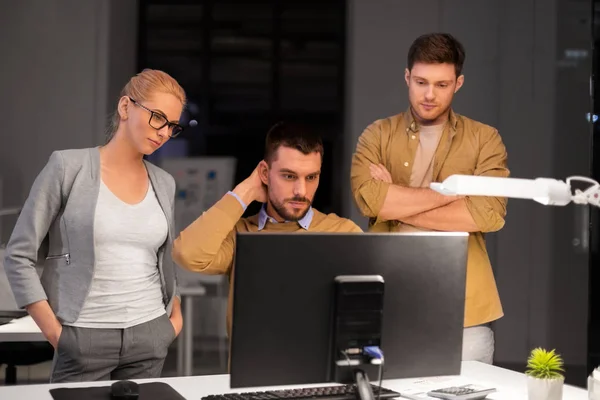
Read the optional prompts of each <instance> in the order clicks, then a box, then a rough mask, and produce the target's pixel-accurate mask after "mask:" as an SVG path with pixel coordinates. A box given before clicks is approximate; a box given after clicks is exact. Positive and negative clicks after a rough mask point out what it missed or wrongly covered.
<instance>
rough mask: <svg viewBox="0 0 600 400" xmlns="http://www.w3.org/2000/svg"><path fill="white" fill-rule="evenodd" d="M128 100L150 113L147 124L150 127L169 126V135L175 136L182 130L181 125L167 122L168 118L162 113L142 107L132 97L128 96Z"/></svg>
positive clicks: (158, 128) (160, 127) (157, 128)
mask: <svg viewBox="0 0 600 400" xmlns="http://www.w3.org/2000/svg"><path fill="white" fill-rule="evenodd" d="M129 100H131V102H132V103H133V104H135V105H136V106H138V107H141V108H143V109H144V110H146V111H148V112H149V113H150V119H149V120H148V125H150V126H151V127H152V128H154V129H156V130H157V131H158V130H161V129H162V128H164V127H165V126H167V125H168V126H169V137H172V138H174V137H176V136H177V135H179V134H180V133H181V132H183V126H181V125H179V124H176V123H175V122H169V120H168V119H167V117H166V116H165V115H164V114H161V113H159V112H157V111H152V110H150V109H149V108H147V107H144V106H143V105H141V104H140V103H138V102H137V101H135V100H134V99H132V98H131V97H130V98H129Z"/></svg>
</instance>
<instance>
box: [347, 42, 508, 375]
mask: <svg viewBox="0 0 600 400" xmlns="http://www.w3.org/2000/svg"><path fill="white" fill-rule="evenodd" d="M464 60H465V51H464V48H463V46H462V45H461V43H460V42H458V41H457V40H456V39H455V38H454V37H452V36H451V35H449V34H444V33H433V34H427V35H423V36H420V37H419V38H417V39H416V40H415V41H414V42H413V44H412V45H411V47H410V50H409V52H408V63H407V68H406V69H405V72H404V79H405V80H406V84H407V86H408V99H409V103H410V107H409V109H408V110H407V111H406V112H403V113H400V114H397V115H394V116H391V117H388V118H385V119H380V120H378V121H375V122H373V123H372V124H371V125H369V126H368V127H367V128H366V129H365V131H364V132H363V133H362V135H361V136H360V138H359V139H358V144H357V146H356V152H355V153H354V155H353V159H352V169H351V185H352V193H353V197H354V200H355V201H356V204H357V206H358V208H359V209H360V211H361V212H362V214H363V215H365V216H367V217H369V219H370V220H369V230H370V231H380V232H381V231H394V232H411V231H431V230H435V231H461V232H469V233H470V234H469V249H468V263H467V282H466V304H465V323H464V326H465V330H464V339H463V360H465V361H466V360H477V361H482V362H486V363H490V364H491V363H492V362H493V356H494V334H493V331H492V329H491V327H490V323H491V322H492V321H494V320H497V319H499V318H500V317H502V316H503V312H502V305H501V303H500V298H499V296H498V290H497V288H496V282H495V279H494V275H493V272H492V267H491V264H490V260H489V257H488V254H487V250H486V245H485V239H484V233H485V232H495V231H498V230H500V229H501V228H502V227H503V226H504V217H505V216H506V199H504V198H497V197H469V196H466V197H464V196H444V195H442V194H439V193H437V192H435V191H433V190H431V189H429V184H430V183H431V182H441V181H443V180H444V179H446V178H447V177H448V176H450V175H453V174H465V175H484V176H499V177H507V176H508V175H509V171H508V169H507V165H506V162H507V155H506V149H505V147H504V144H503V143H502V139H501V138H500V135H499V134H498V131H497V130H496V129H494V128H493V127H491V126H488V125H485V124H483V123H481V122H477V121H474V120H472V119H469V118H467V117H464V116H462V115H459V114H456V113H454V112H453V110H452V107H451V105H452V99H453V97H454V94H455V93H456V92H458V90H459V89H460V88H461V87H462V85H463V83H464V76H463V75H462V68H463V63H464Z"/></svg>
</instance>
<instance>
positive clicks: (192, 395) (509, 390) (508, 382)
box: [0, 361, 587, 400]
mask: <svg viewBox="0 0 600 400" xmlns="http://www.w3.org/2000/svg"><path fill="white" fill-rule="evenodd" d="M461 377H463V378H467V379H469V380H472V381H473V383H483V384H488V385H492V386H494V387H496V388H497V389H498V392H496V393H493V394H491V395H489V396H488V399H490V400H500V399H502V400H504V399H506V400H509V399H510V400H527V380H526V377H525V375H524V374H521V373H517V372H514V371H510V370H507V369H503V368H499V367H494V366H491V365H487V364H482V363H478V362H473V361H467V362H463V364H462V371H461ZM148 381H149V380H144V379H141V380H137V382H139V383H143V382H148ZM154 381H156V380H154ZM158 381H161V382H165V383H168V384H169V385H171V386H172V387H173V388H174V389H175V390H177V391H178V392H179V393H180V394H181V395H182V396H183V397H185V398H186V399H188V400H200V398H201V397H203V396H207V395H209V394H220V393H227V392H244V391H258V390H268V389H273V388H251V389H236V390H231V389H230V388H229V375H205V376H189V377H181V378H164V379H159V380H158ZM412 381H414V379H396V380H384V386H385V387H387V388H389V389H392V390H397V391H399V390H401V389H402V388H406V387H407V385H410V383H411V382H412ZM110 383H111V382H106V381H105V382H84V383H72V384H45V385H21V386H4V387H1V386H0V399H21V398H22V399H36V400H52V396H51V395H50V393H49V390H50V389H53V388H57V387H86V386H105V385H109V384H110ZM303 386H304V387H306V386H322V385H303ZM284 388H288V387H284ZM563 400H587V391H586V390H585V389H580V388H576V387H573V386H568V385H565V387H564V391H563Z"/></svg>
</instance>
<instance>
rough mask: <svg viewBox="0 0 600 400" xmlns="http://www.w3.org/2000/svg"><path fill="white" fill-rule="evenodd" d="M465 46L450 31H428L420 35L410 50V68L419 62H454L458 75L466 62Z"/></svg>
mask: <svg viewBox="0 0 600 400" xmlns="http://www.w3.org/2000/svg"><path fill="white" fill-rule="evenodd" d="M465 57H466V54H465V48H464V47H463V45H462V44H461V43H460V42H459V41H458V40H456V38H454V36H452V35H450V34H449V33H428V34H425V35H421V36H419V37H418V38H417V39H415V41H414V42H413V44H412V45H411V46H410V49H409V50H408V63H407V64H408V70H409V71H410V70H412V68H413V65H415V63H417V62H421V63H425V64H442V63H448V64H454V69H455V71H456V77H457V78H458V77H459V76H460V74H461V72H462V68H463V64H464V63H465Z"/></svg>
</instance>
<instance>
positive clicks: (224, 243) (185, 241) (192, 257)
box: [173, 123, 362, 334]
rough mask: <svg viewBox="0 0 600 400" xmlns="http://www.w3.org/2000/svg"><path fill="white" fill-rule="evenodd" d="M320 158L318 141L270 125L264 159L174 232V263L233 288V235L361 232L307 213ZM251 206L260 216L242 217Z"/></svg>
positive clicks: (291, 128) (283, 126)
mask: <svg viewBox="0 0 600 400" xmlns="http://www.w3.org/2000/svg"><path fill="white" fill-rule="evenodd" d="M322 159H323V143H322V141H321V139H320V138H319V137H318V136H316V135H314V134H313V133H311V132H309V131H308V130H307V129H306V128H303V127H300V126H297V125H290V124H284V123H280V124H277V125H275V126H274V127H273V128H271V130H270V131H269V133H268V134H267V139H266V143H265V155H264V160H263V161H261V162H260V163H259V164H258V166H257V167H256V169H255V170H254V172H252V174H251V175H250V176H249V177H248V178H246V180H244V181H243V182H242V183H240V184H239V185H237V186H236V187H235V189H233V191H232V192H229V193H227V194H226V195H225V196H223V198H222V199H220V200H219V201H218V202H217V203H216V204H215V205H214V206H212V207H211V208H210V209H209V210H207V211H206V212H204V213H203V214H202V215H201V216H200V217H199V218H198V219H197V220H196V221H194V222H193V223H192V224H191V225H190V226H188V227H187V228H186V229H185V230H183V231H182V232H181V233H180V235H179V237H178V238H177V239H176V240H175V242H174V244H173V259H174V261H175V262H176V263H177V264H179V265H181V266H182V267H183V268H186V269H188V270H190V271H197V272H201V273H205V274H227V275H228V276H229V282H230V285H233V276H232V268H233V260H234V256H235V255H234V253H235V240H236V233H237V232H271V233H273V232H281V233H286V232H306V231H310V232H362V230H361V229H360V228H359V227H358V226H357V225H356V224H355V223H354V222H352V221H350V220H348V219H345V218H340V217H338V216H337V215H335V214H323V213H321V212H319V211H317V210H316V209H314V208H312V206H311V204H312V201H313V198H314V196H315V192H316V191H317V187H318V186H319V175H320V173H321V163H322ZM253 201H259V202H261V203H264V204H263V207H262V208H261V210H260V212H259V213H258V214H257V215H254V216H252V217H249V218H242V214H243V213H244V211H245V210H246V207H247V206H248V205H249V204H250V203H252V202H253ZM265 256H266V257H268V254H266V255H265ZM231 287H232V286H230V291H229V304H228V308H227V332H228V333H229V334H230V333H231V311H232V307H233V301H232V296H233V290H232V289H231Z"/></svg>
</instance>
